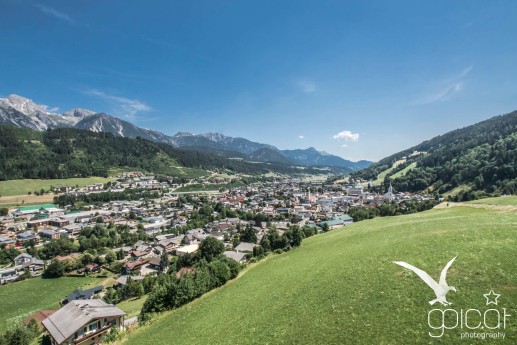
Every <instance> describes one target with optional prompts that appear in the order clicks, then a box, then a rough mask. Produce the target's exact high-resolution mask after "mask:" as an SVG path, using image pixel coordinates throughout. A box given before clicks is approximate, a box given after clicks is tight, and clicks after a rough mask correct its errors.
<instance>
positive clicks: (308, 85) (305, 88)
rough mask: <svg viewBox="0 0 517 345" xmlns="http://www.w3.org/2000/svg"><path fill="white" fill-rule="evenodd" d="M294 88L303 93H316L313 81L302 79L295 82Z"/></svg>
mask: <svg viewBox="0 0 517 345" xmlns="http://www.w3.org/2000/svg"><path fill="white" fill-rule="evenodd" d="M296 86H298V88H299V89H300V90H301V91H302V92H305V93H312V92H315V91H316V84H315V83H314V82H313V81H310V80H307V79H302V80H298V81H297V82H296Z"/></svg>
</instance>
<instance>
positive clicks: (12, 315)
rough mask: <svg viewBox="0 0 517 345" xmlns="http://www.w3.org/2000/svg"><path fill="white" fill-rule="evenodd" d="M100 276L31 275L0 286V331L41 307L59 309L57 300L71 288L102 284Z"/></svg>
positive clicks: (71, 289)
mask: <svg viewBox="0 0 517 345" xmlns="http://www.w3.org/2000/svg"><path fill="white" fill-rule="evenodd" d="M103 280H104V279H103V278H93V277H84V278H83V277H74V278H72V277H63V278H57V279H43V278H34V279H27V280H24V281H21V282H17V283H12V284H7V285H4V286H0V310H1V312H0V334H1V333H3V332H4V331H5V330H6V329H7V327H9V325H11V324H15V323H18V322H21V321H23V320H24V319H25V318H26V317H27V316H29V315H31V314H33V313H35V312H37V311H38V310H42V309H59V301H61V300H62V299H63V298H64V297H66V296H67V295H68V294H70V293H72V292H73V291H74V290H76V289H78V288H81V289H85V288H90V287H94V286H96V285H99V284H101V282H102V281H103Z"/></svg>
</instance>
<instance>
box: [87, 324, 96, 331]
mask: <svg viewBox="0 0 517 345" xmlns="http://www.w3.org/2000/svg"><path fill="white" fill-rule="evenodd" d="M96 330H97V322H94V323H90V324H89V325H88V332H94V331H96Z"/></svg>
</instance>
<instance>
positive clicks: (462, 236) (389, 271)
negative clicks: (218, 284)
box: [126, 206, 517, 344]
mask: <svg viewBox="0 0 517 345" xmlns="http://www.w3.org/2000/svg"><path fill="white" fill-rule="evenodd" d="M515 224H517V212H512V211H507V210H506V209H505V208H503V207H501V208H500V209H498V208H497V207H489V208H488V207H487V208H482V207H481V208H478V207H476V208H475V207H466V206H465V207H461V206H457V207H453V208H442V209H433V210H430V211H427V212H423V213H417V214H411V215H406V216H398V217H385V218H375V219H373V220H368V221H363V222H359V223H356V224H353V225H351V226H347V227H346V228H342V229H337V230H333V231H331V232H328V233H325V234H322V235H318V236H314V237H312V238H309V239H306V240H304V242H303V244H302V247H301V248H298V249H295V250H292V251H290V252H288V253H285V254H282V255H276V256H273V257H271V258H269V259H267V260H265V261H264V262H262V263H259V264H258V265H256V266H255V267H253V268H251V269H250V270H248V271H247V272H246V273H245V274H244V275H242V276H240V277H239V278H238V279H236V280H234V281H232V282H229V283H228V284H227V285H226V286H224V287H222V288H220V289H218V290H216V291H214V292H213V293H209V294H208V295H205V296H203V297H202V298H200V299H198V300H195V301H194V302H192V303H190V304H188V305H185V306H183V307H182V308H180V309H178V310H174V311H170V312H167V313H165V314H163V315H162V316H160V317H158V319H157V320H155V321H154V322H153V323H151V324H150V325H148V326H143V327H142V328H140V329H137V330H136V331H134V332H133V333H131V334H130V335H129V336H128V338H127V339H126V343H128V344H166V343H169V342H170V341H171V340H172V339H173V340H174V343H175V344H430V343H441V344H469V343H471V341H468V340H464V339H463V340H462V339H460V335H461V332H462V330H460V329H453V330H447V331H446V332H445V335H444V336H443V338H441V339H439V340H437V339H432V338H431V337H430V336H429V335H428V332H429V331H432V329H430V327H429V325H428V321H427V315H428V312H429V311H431V310H432V309H433V308H440V306H438V305H435V306H430V305H429V303H428V301H430V300H432V299H433V298H435V296H434V293H433V291H432V290H431V289H430V288H429V287H428V286H427V285H425V283H424V282H423V281H422V280H421V279H420V278H418V277H417V276H416V275H415V274H414V273H412V272H411V271H409V270H407V269H405V268H402V267H400V266H398V265H395V264H394V263H393V261H396V260H401V261H406V262H408V263H410V264H413V265H415V266H417V267H419V268H421V269H423V270H425V271H426V272H428V273H429V274H430V275H431V276H432V277H433V278H434V279H438V278H439V276H440V272H441V270H442V268H443V267H444V266H445V264H446V263H447V262H448V261H449V260H450V259H451V258H453V257H455V256H457V259H456V261H455V262H454V264H453V265H452V267H451V268H450V270H449V272H448V275H447V282H448V283H449V284H450V285H452V286H455V287H456V289H457V292H449V294H448V295H447V299H448V301H449V302H452V303H453V305H452V306H450V307H449V308H454V309H455V310H458V311H459V310H460V309H461V308H463V309H464V310H466V309H469V308H476V309H479V310H481V311H482V312H484V311H485V310H487V309H489V308H488V307H487V306H486V303H485V298H484V297H483V294H485V293H487V292H488V291H489V290H490V289H493V290H494V291H495V292H496V293H499V294H501V297H500V298H499V304H498V305H497V306H494V307H495V308H497V309H498V310H501V313H502V308H503V307H504V308H515V307H516V302H517V270H515V267H517V236H516V235H517V233H516V232H517V230H516V225H515ZM442 308H443V307H442ZM509 314H511V315H512V317H511V318H510V323H509V325H508V326H507V328H506V329H505V330H503V329H500V330H499V331H500V332H504V333H505V335H506V339H505V340H504V341H501V340H500V341H498V343H500V344H503V343H504V344H515V343H517V323H516V321H515V320H516V319H515V318H516V317H517V311H516V310H515V309H512V310H509ZM478 332H483V330H478ZM485 342H486V343H490V341H489V340H485ZM485 342H483V343H485Z"/></svg>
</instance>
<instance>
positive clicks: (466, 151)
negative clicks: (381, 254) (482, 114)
mask: <svg viewBox="0 0 517 345" xmlns="http://www.w3.org/2000/svg"><path fill="white" fill-rule="evenodd" d="M395 162H398V165H396V166H394V163H395ZM379 175H381V176H382V175H385V176H384V178H383V179H384V180H385V181H386V182H385V184H387V181H390V182H391V183H392V184H393V187H394V188H395V190H398V191H422V190H426V191H431V192H437V193H439V194H449V193H452V194H453V196H455V198H459V200H468V199H471V198H475V197H476V196H481V195H484V194H486V193H504V194H515V193H517V181H516V180H515V179H516V178H517V111H514V112H511V113H509V114H506V115H500V116H495V117H493V118H491V119H489V120H486V121H482V122H479V123H477V124H474V125H471V126H468V127H464V128H461V129H457V130H454V131H451V132H448V133H445V134H443V135H440V136H437V137H435V138H432V139H430V140H427V141H424V142H422V143H421V144H419V145H416V146H414V147H411V148H409V149H407V150H404V151H401V152H399V153H396V154H394V155H391V156H389V157H386V158H384V159H382V160H380V161H379V162H377V163H374V164H372V165H371V166H370V167H368V168H367V169H364V170H361V171H359V172H356V173H354V174H353V177H355V178H363V179H368V180H375V179H377V178H378V176H379Z"/></svg>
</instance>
